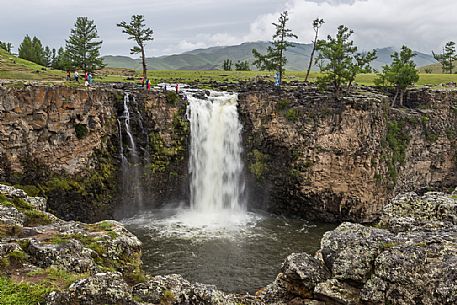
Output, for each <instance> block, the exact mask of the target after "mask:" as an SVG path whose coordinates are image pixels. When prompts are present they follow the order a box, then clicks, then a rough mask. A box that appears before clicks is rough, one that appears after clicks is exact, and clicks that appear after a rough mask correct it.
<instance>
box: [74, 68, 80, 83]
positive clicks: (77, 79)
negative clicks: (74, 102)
mask: <svg viewBox="0 0 457 305" xmlns="http://www.w3.org/2000/svg"><path fill="white" fill-rule="evenodd" d="M74 77H75V81H76V82H78V83H79V73H78V71H77V70H75V74H74Z"/></svg>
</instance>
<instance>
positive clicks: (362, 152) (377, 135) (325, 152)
mask: <svg viewBox="0 0 457 305" xmlns="http://www.w3.org/2000/svg"><path fill="white" fill-rule="evenodd" d="M390 103H391V101H390V99H389V98H388V97H387V96H386V95H384V94H381V93H379V92H378V91H374V90H371V91H370V90H364V91H361V92H355V93H352V94H350V95H349V96H347V97H343V98H341V99H339V100H336V99H335V98H333V97H332V96H331V95H329V94H325V93H319V92H318V91H317V90H315V89H314V90H313V89H310V88H305V89H301V88H292V89H291V88H285V89H284V90H283V91H281V92H279V91H276V90H273V89H269V88H268V87H265V88H264V87H255V86H254V87H251V88H247V89H246V90H245V91H244V92H242V93H241V94H240V99H239V111H240V117H241V119H242V121H243V125H244V140H245V148H246V159H247V167H248V169H249V171H250V173H251V174H252V177H253V178H252V180H254V182H253V183H252V184H253V185H254V186H255V188H254V189H255V190H254V191H253V192H252V194H253V195H252V196H251V199H250V200H251V201H254V202H257V204H258V205H259V206H263V205H264V203H265V202H268V203H269V204H268V208H269V209H270V210H272V211H274V212H277V213H285V214H290V215H296V216H299V217H306V218H309V219H320V220H324V221H355V222H371V221H374V220H376V219H377V218H378V217H379V215H380V212H381V210H382V207H383V206H384V205H385V204H386V203H387V202H388V200H389V199H391V198H393V197H394V196H395V195H396V194H398V193H400V192H407V191H416V190H423V191H426V190H430V189H431V190H448V189H450V188H451V187H455V186H456V185H457V150H456V149H455V148H456V147H457V92H456V91H444V90H443V91H439V90H429V89H418V90H412V91H410V92H409V93H408V95H407V98H406V103H405V105H406V107H404V108H391V107H390Z"/></svg>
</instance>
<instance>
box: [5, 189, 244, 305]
mask: <svg viewBox="0 0 457 305" xmlns="http://www.w3.org/2000/svg"><path fill="white" fill-rule="evenodd" d="M45 210H46V199H45V198H40V197H30V196H28V195H27V194H26V193H25V192H24V191H23V190H21V189H18V188H15V187H11V186H7V185H2V184H0V304H2V305H9V304H11V305H12V304H14V305H19V304H20V305H22V304H34V305H35V304H46V305H61V304H62V305H63V304H65V305H68V304H72V305H73V304H75V305H98V304H113V305H114V304H116V305H119V304H129V305H130V304H132V305H146V304H162V305H163V304H195V305H197V304H233V305H235V304H241V303H240V302H241V300H250V299H253V297H239V296H235V295H228V294H224V293H222V292H221V291H219V290H217V289H216V287H214V286H211V285H203V284H191V283H189V282H188V281H187V280H185V279H184V278H182V277H181V276H180V275H169V276H155V277H152V276H149V275H147V274H144V273H143V271H142V269H141V242H140V241H139V240H138V238H137V237H136V236H134V235H133V234H132V233H130V232H129V231H127V230H126V229H125V228H124V226H123V225H122V224H120V223H118V222H116V221H112V220H105V221H102V222H98V223H95V224H84V223H80V222H76V221H64V220H61V219H59V218H57V217H55V216H54V215H52V214H50V213H47V212H46V211H45Z"/></svg>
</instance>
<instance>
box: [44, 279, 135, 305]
mask: <svg viewBox="0 0 457 305" xmlns="http://www.w3.org/2000/svg"><path fill="white" fill-rule="evenodd" d="M68 304H78V305H95V304H106V305H136V304H138V303H137V302H136V301H134V300H133V299H132V295H131V288H130V287H129V286H128V285H127V283H126V282H125V281H124V280H123V279H122V275H121V274H120V273H117V272H108V273H97V274H95V275H94V276H91V277H89V278H86V279H82V280H79V281H77V282H75V283H73V284H71V285H70V287H69V288H68V289H67V290H65V291H63V292H52V293H50V294H49V295H48V296H47V299H46V305H68Z"/></svg>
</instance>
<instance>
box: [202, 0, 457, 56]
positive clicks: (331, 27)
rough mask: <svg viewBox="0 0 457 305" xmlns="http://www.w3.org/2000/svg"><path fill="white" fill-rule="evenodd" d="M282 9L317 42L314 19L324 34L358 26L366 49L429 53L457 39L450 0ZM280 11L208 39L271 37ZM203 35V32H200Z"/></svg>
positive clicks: (300, 4)
mask: <svg viewBox="0 0 457 305" xmlns="http://www.w3.org/2000/svg"><path fill="white" fill-rule="evenodd" d="M283 10H287V11H288V12H289V17H290V22H289V27H290V28H291V29H292V30H293V31H294V33H295V34H297V35H298V36H299V41H301V42H305V43H309V42H311V41H312V38H313V34H314V32H313V31H312V26H311V24H312V21H313V20H314V19H315V18H316V17H319V18H323V19H324V20H325V22H326V23H325V25H324V26H323V27H322V33H321V34H322V35H321V37H326V36H327V35H329V34H330V35H334V33H335V32H336V29H337V27H338V26H339V25H341V24H344V25H347V26H348V27H349V28H351V29H353V30H354V32H355V33H354V36H353V38H354V40H355V41H356V43H357V44H358V45H359V46H360V48H362V49H370V48H380V47H387V46H394V47H400V46H401V45H403V44H406V45H408V46H410V47H412V48H413V49H415V50H419V51H423V52H427V53H430V51H431V50H432V49H439V48H440V46H441V45H443V44H444V43H445V42H447V41H450V40H455V39H457V27H455V24H454V23H455V21H454V20H453V18H444V16H449V12H452V11H457V2H454V1H448V0H434V1H427V0H401V1H398V0H381V1H380V0H353V1H344V0H326V1H322V0H321V1H319V0H314V1H311V0H307V1H305V0H291V1H288V2H287V3H285V5H284V6H283ZM280 12H281V10H277V11H275V12H271V13H268V14H263V15H261V16H258V17H257V18H256V19H255V20H254V21H253V22H252V23H251V24H250V26H249V31H247V32H246V33H244V34H241V35H239V34H231V35H230V34H227V33H221V37H224V38H225V39H224V40H220V41H218V40H214V39H212V37H214V36H216V35H217V34H213V35H211V36H208V37H207V39H206V41H207V42H208V43H211V42H216V41H217V42H220V43H221V44H223V45H226V44H229V43H241V42H246V41H258V40H271V37H272V35H273V33H274V27H273V26H272V22H275V21H276V20H277V19H278V17H279V14H280ZM197 37H202V36H197Z"/></svg>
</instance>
